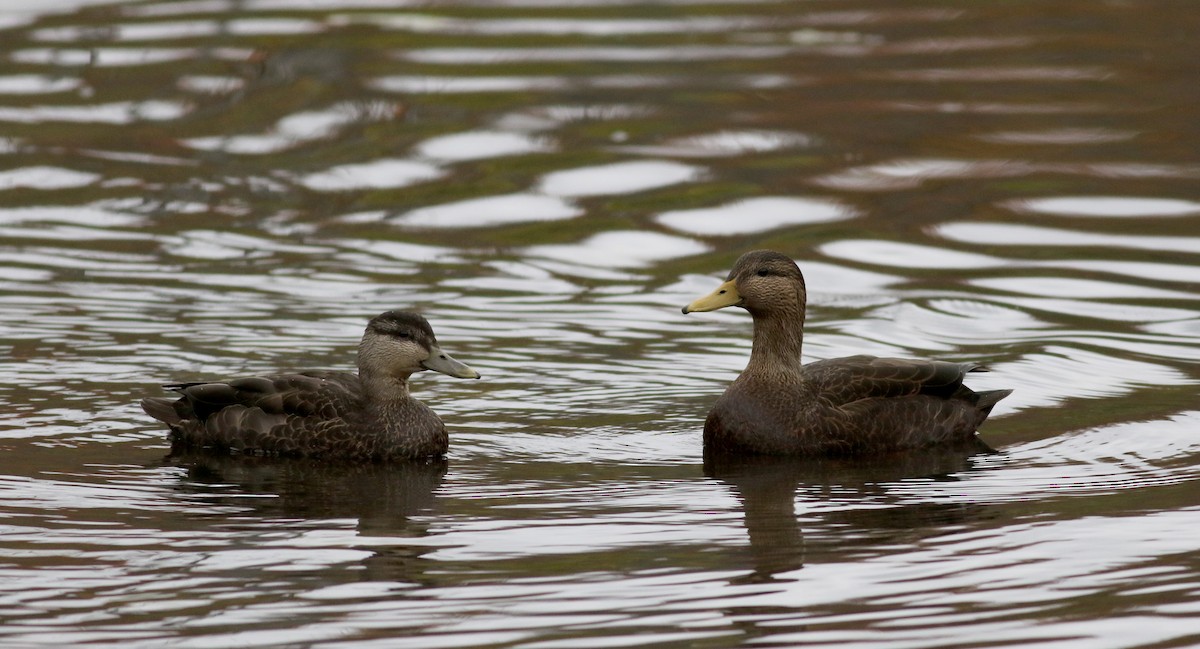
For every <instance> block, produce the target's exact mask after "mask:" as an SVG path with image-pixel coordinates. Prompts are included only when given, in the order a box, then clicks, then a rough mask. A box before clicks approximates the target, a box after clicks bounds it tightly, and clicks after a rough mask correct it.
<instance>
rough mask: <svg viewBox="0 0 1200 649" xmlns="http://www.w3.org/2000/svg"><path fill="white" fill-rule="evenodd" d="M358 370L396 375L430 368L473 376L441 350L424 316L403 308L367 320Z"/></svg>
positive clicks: (447, 372) (449, 374) (473, 371)
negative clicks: (402, 309)
mask: <svg viewBox="0 0 1200 649" xmlns="http://www.w3.org/2000/svg"><path fill="white" fill-rule="evenodd" d="M358 365H359V371H360V372H368V373H379V374H385V375H389V376H393V377H396V378H400V379H405V378H408V376H409V375H410V374H413V373H414V372H422V371H425V370H433V371H435V372H441V373H442V374H446V375H448V376H453V377H455V378H460V379H477V378H479V372H476V371H475V370H473V369H471V368H470V367H468V366H467V365H465V364H464V363H461V362H459V361H457V360H455V359H454V358H452V357H451V356H450V355H449V354H447V353H446V352H445V351H443V350H442V348H441V346H439V345H438V342H437V337H436V336H434V335H433V328H432V327H430V326H429V322H428V321H426V320H425V318H423V317H421V316H420V315H418V314H416V313H409V312H405V311H386V312H384V313H381V314H379V315H377V316H375V317H374V318H372V319H371V321H370V322H368V323H367V330H366V332H365V333H364V334H363V338H362V343H360V344H359V348H358Z"/></svg>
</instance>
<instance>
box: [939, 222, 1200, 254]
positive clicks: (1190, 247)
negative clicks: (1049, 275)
mask: <svg viewBox="0 0 1200 649" xmlns="http://www.w3.org/2000/svg"><path fill="white" fill-rule="evenodd" d="M933 232H934V233H935V234H937V235H938V236H940V237H943V238H946V239H949V240H951V241H962V242H964V243H976V244H982V245H1007V246H1028V245H1032V246H1096V247H1103V248H1116V249H1122V248H1137V249H1142V250H1173V251H1178V252H1192V253H1200V237H1184V236H1173V237H1165V236H1153V235H1144V234H1104V233H1100V232H1083V231H1081V230H1065V229H1061V228H1047V227H1042V226H1036V225H1019V224H1009V223H945V224H942V225H937V226H934V228H933Z"/></svg>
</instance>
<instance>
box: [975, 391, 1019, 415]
mask: <svg viewBox="0 0 1200 649" xmlns="http://www.w3.org/2000/svg"><path fill="white" fill-rule="evenodd" d="M1010 394H1012V390H984V391H983V392H976V393H975V407H976V408H977V409H978V410H979V412H980V414H982V415H983V416H984V417H986V416H988V415H990V414H992V407H993V406H995V405H996V402H998V401H1000V400H1001V399H1003V398H1004V397H1007V396H1008V395H1010Z"/></svg>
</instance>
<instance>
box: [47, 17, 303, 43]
mask: <svg viewBox="0 0 1200 649" xmlns="http://www.w3.org/2000/svg"><path fill="white" fill-rule="evenodd" d="M324 30H325V24H324V23H323V22H318V21H313V20H303V19H298V18H243V19H234V20H225V21H215V20H192V21H185V22H146V23H126V24H123V25H121V24H118V25H108V26H106V27H105V35H106V36H107V39H108V40H114V41H125V42H132V41H169V40H173V39H181V38H201V37H206V36H217V35H220V34H222V33H226V34H234V35H243V36H251V35H290V34H312V33H316V32H320V31H324ZM92 33H93V30H92V28H90V27H45V28H42V29H37V30H34V31H33V33H32V34H31V36H32V37H33V38H34V39H35V40H39V41H44V42H52V43H70V42H76V41H86V40H88V38H89V37H90V36H91V35H92Z"/></svg>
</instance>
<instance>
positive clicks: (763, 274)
mask: <svg viewBox="0 0 1200 649" xmlns="http://www.w3.org/2000/svg"><path fill="white" fill-rule="evenodd" d="M770 274H771V273H770V271H768V270H767V269H766V268H760V269H759V271H758V276H759V277H766V276H767V275H770Z"/></svg>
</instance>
